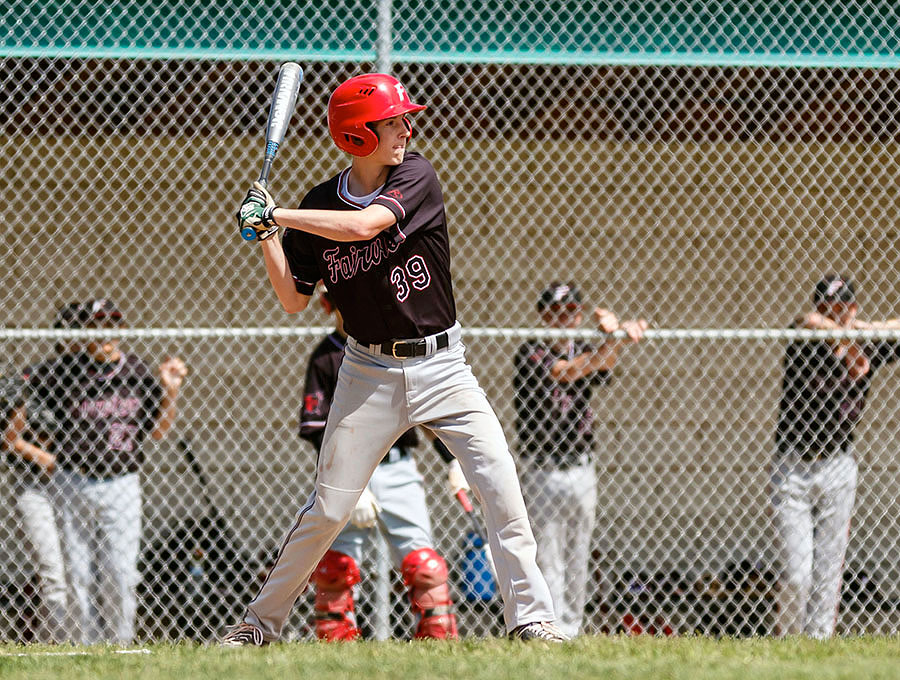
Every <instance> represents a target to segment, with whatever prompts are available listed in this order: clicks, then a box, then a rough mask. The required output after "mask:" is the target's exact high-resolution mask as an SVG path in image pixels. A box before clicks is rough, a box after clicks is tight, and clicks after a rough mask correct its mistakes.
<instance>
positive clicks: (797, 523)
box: [771, 274, 900, 638]
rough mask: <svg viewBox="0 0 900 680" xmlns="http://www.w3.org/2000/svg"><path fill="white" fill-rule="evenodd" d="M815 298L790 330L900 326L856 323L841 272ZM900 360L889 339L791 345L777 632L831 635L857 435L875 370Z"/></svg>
mask: <svg viewBox="0 0 900 680" xmlns="http://www.w3.org/2000/svg"><path fill="white" fill-rule="evenodd" d="M812 302H813V305H814V306H815V311H813V312H809V313H807V314H804V315H802V316H800V317H799V318H798V319H797V320H796V321H795V322H794V323H793V324H792V325H791V327H792V328H805V329H810V330H832V331H840V330H865V329H900V319H895V320H891V321H883V322H865V321H861V320H860V319H858V318H857V316H856V315H857V312H858V304H857V300H856V290H855V287H854V285H853V283H852V281H850V279H849V278H848V277H846V276H843V275H839V274H829V275H827V276H825V277H823V278H822V280H820V281H819V282H818V283H817V284H816V285H815V288H814V289H813V295H812ZM898 356H900V342H897V341H893V340H892V341H882V340H876V341H869V340H855V339H846V338H843V339H828V340H817V339H816V340H805V339H801V340H794V341H793V342H791V343H790V344H789V345H788V347H787V351H786V352H785V357H784V380H783V382H782V394H781V402H780V405H779V417H778V425H777V428H776V431H775V445H776V452H775V456H774V460H773V463H772V479H771V482H772V483H771V488H772V494H773V495H772V506H773V509H774V513H773V521H774V525H775V529H776V535H777V540H778V545H779V549H780V554H781V561H782V565H781V566H782V577H781V587H780V591H779V595H778V614H777V629H778V632H779V633H780V634H781V635H789V634H801V633H802V634H806V635H810V636H812V637H815V638H827V637H830V636H831V635H832V634H833V633H834V629H835V619H836V615H837V609H838V602H839V599H840V592H841V579H842V572H843V564H844V556H845V553H846V551H847V543H848V541H849V530H850V517H851V515H852V513H853V503H854V498H855V495H856V483H857V473H858V469H857V461H856V457H855V455H854V433H853V430H854V428H855V426H856V423H857V422H859V419H860V416H861V415H862V411H863V408H864V407H865V404H866V396H867V395H868V392H869V388H870V387H871V383H872V377H873V375H874V374H875V372H876V370H877V369H878V368H880V367H881V366H882V365H884V364H888V363H892V362H894V361H896V360H897V357H898Z"/></svg>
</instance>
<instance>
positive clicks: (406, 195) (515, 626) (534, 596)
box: [223, 74, 566, 646]
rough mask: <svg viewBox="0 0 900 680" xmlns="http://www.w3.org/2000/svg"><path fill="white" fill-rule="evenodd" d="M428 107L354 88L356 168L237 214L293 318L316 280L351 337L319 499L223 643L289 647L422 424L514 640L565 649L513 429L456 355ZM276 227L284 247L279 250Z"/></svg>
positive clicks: (349, 135)
mask: <svg viewBox="0 0 900 680" xmlns="http://www.w3.org/2000/svg"><path fill="white" fill-rule="evenodd" d="M424 108H426V107H425V106H420V105H417V104H414V103H412V102H411V101H410V98H409V95H408V94H407V93H406V90H405V89H404V88H403V86H402V85H401V84H400V83H399V82H398V81H397V80H396V79H395V78H393V77H391V76H389V75H385V74H369V75H362V76H357V77H354V78H351V79H350V80H348V81H346V82H344V83H343V84H341V85H340V86H339V87H338V88H337V89H336V90H335V91H334V93H333V94H332V95H331V99H330V100H329V102H328V127H329V131H330V133H331V137H332V139H333V140H334V142H335V144H336V145H337V146H338V148H340V149H341V150H343V151H346V152H348V153H350V154H351V156H352V164H351V166H350V167H349V168H347V169H345V170H343V171H342V172H340V173H338V174H337V175H335V176H334V177H332V178H331V179H330V180H328V181H327V182H324V183H322V184H319V185H318V186H316V187H314V188H313V189H312V190H311V191H310V192H309V193H308V194H307V195H306V196H305V198H304V199H303V201H302V202H301V204H300V207H299V209H296V210H294V209H285V208H279V207H277V206H276V204H275V201H274V199H273V198H272V196H271V195H269V193H268V192H267V191H266V189H265V188H264V187H262V186H261V185H259V184H258V183H257V185H255V186H254V187H253V188H252V189H251V190H250V191H249V192H248V194H247V197H246V198H245V199H244V201H243V203H242V204H241V207H240V211H239V213H238V222H239V224H238V226H239V228H240V229H245V228H247V227H252V228H253V229H255V230H256V231H257V235H258V239H259V241H260V245H261V249H262V253H263V258H264V260H265V265H266V270H267V272H268V276H269V280H270V282H271V284H272V287H273V288H274V289H275V292H276V294H277V295H278V299H279V301H280V302H281V304H282V306H283V307H284V309H285V311H286V312H288V313H295V312H299V311H302V310H304V309H306V306H307V304H308V303H309V300H310V296H311V295H312V294H313V292H314V290H315V287H316V284H317V283H318V282H319V281H320V280H322V281H324V282H325V284H326V285H327V287H328V290H329V291H330V292H331V294H332V295H333V297H334V300H335V303H336V304H337V307H338V309H340V311H341V313H342V315H343V317H344V325H345V330H346V332H347V334H348V336H349V337H348V339H347V346H346V350H345V355H344V361H343V363H342V365H341V369H340V374H339V376H338V384H337V387H336V388H335V394H334V401H333V403H332V406H331V412H330V414H329V417H328V422H327V424H326V426H325V432H324V435H323V441H322V448H321V451H320V454H319V460H318V469H317V473H316V480H315V486H314V489H313V492H312V494H311V495H310V497H309V499H308V501H307V503H306V504H305V505H304V506H303V507H302V508H301V509H300V511H299V513H298V515H297V518H296V521H295V522H294V524H293V526H292V527H291V528H290V530H289V531H288V532H287V536H286V537H285V539H284V543H283V544H282V546H281V550H280V552H279V554H278V557H277V559H276V562H275V565H274V566H273V567H272V570H271V571H270V572H269V574H268V576H267V578H266V580H265V582H264V583H263V585H262V588H261V590H260V592H259V594H258V595H257V597H256V598H255V599H254V600H253V601H252V602H251V603H250V605H249V606H248V608H247V612H246V614H245V616H244V619H243V621H242V622H241V623H240V624H238V625H237V626H236V627H235V628H234V629H233V630H231V631H230V632H229V633H228V634H227V635H226V636H225V637H224V638H223V644H226V645H235V646H239V645H248V644H252V645H261V644H264V643H266V642H268V641H271V640H275V639H277V638H278V637H279V635H280V632H281V629H282V625H283V623H284V621H285V619H286V618H287V616H288V615H289V614H290V611H291V608H292V607H293V605H294V602H295V601H296V599H297V597H298V596H299V595H300V594H301V593H302V592H303V590H304V588H305V587H306V585H307V582H308V580H309V577H310V574H311V573H312V571H313V569H314V568H315V566H316V564H317V563H318V561H319V559H320V558H321V557H322V555H324V553H325V551H326V550H327V549H328V546H329V545H331V543H332V541H333V540H334V538H335V536H337V534H338V533H339V532H340V530H341V528H342V527H343V526H344V525H345V524H346V523H347V520H348V518H349V517H350V513H351V512H352V510H353V508H354V507H355V506H356V503H357V499H358V498H359V496H360V494H362V492H363V490H364V489H365V488H366V484H367V483H368V481H369V478H370V477H371V476H372V472H373V471H374V470H375V467H376V466H377V465H378V463H379V461H381V460H382V459H383V458H384V456H385V454H387V452H388V450H389V449H390V447H391V445H392V444H393V443H394V442H395V441H396V440H397V438H398V437H399V436H400V435H401V434H403V433H404V432H405V431H407V430H408V429H410V428H411V427H414V426H417V425H421V426H424V427H426V428H428V429H429V430H431V431H432V432H434V433H435V434H436V435H437V436H438V437H439V438H440V439H441V441H443V442H444V444H446V446H447V447H448V448H449V449H450V451H451V452H452V453H453V454H454V455H455V456H456V458H457V459H458V460H459V461H460V464H461V465H462V468H463V472H464V473H465V476H466V478H467V479H468V480H469V481H470V482H471V483H472V485H473V488H474V489H475V492H476V494H477V495H478V497H479V500H481V502H482V505H483V507H484V510H485V519H486V524H487V527H488V533H489V542H490V546H491V550H492V552H493V555H494V562H495V564H496V567H497V580H498V584H499V587H500V591H501V594H502V596H503V601H504V619H505V623H506V627H507V630H508V631H509V633H510V635H511V636H513V637H516V638H519V639H525V640H530V639H543V640H548V641H563V640H565V639H566V638H565V636H564V635H563V634H562V633H560V632H559V631H558V630H557V629H556V627H555V626H554V625H553V623H552V622H553V620H554V613H553V604H552V600H551V597H550V592H549V590H548V588H547V583H546V582H545V580H544V576H543V574H542V573H541V571H540V569H539V568H538V565H537V562H536V560H535V551H536V548H535V542H534V536H533V535H532V532H531V527H530V525H529V521H528V516H527V513H526V510H525V503H524V501H523V499H522V492H521V490H520V488H519V480H518V477H517V475H516V468H515V464H514V462H513V459H512V456H511V454H510V452H509V448H508V445H507V442H506V439H505V436H504V434H503V429H502V428H501V426H500V423H499V421H498V420H497V416H496V415H495V414H494V411H493V410H492V409H491V406H490V404H489V403H488V401H487V399H486V397H485V394H484V391H483V390H482V389H481V388H480V387H479V385H478V383H477V381H476V380H475V377H474V375H473V374H472V370H471V368H470V367H469V366H468V364H467V363H466V360H465V354H464V353H465V348H464V347H463V345H462V343H461V342H460V325H459V323H458V322H457V320H456V305H455V302H454V299H453V290H452V285H451V281H450V248H449V236H448V232H447V222H446V218H445V214H444V202H443V196H442V193H441V186H440V184H439V182H438V179H437V175H436V174H435V171H434V168H433V167H432V166H431V164H430V163H429V162H428V161H427V160H426V159H425V158H424V157H423V156H422V155H420V154H418V153H415V152H411V151H409V150H408V149H407V145H408V143H409V140H410V137H411V133H412V125H411V123H410V120H409V117H408V116H409V114H411V113H415V112H417V111H421V110H423V109H424ZM279 227H285V228H286V232H285V234H284V238H283V240H282V241H281V242H279V240H278V239H276V238H271V237H272V236H273V235H275V234H276V233H277V232H278V228H279Z"/></svg>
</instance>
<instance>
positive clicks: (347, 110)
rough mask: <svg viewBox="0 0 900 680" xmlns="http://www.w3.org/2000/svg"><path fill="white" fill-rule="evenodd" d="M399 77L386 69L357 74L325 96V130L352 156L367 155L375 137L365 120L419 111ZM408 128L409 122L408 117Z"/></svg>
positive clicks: (375, 144)
mask: <svg viewBox="0 0 900 680" xmlns="http://www.w3.org/2000/svg"><path fill="white" fill-rule="evenodd" d="M424 108H425V107H424V106H420V105H418V104H413V103H412V102H411V101H410V100H409V95H408V94H407V92H406V90H405V89H404V88H403V85H401V84H400V81H399V80H397V79H396V78H394V77H393V76H389V75H387V74H385V73H369V74H366V75H362V76H356V77H354V78H351V79H350V80H348V81H346V82H344V83H342V84H341V85H339V86H338V88H337V89H336V90H335V91H334V93H333V94H332V95H331V99H329V100H328V131H329V132H330V133H331V138H332V139H333V140H334V143H335V144H337V146H338V148H339V149H341V150H342V151H346V152H348V153H351V154H353V155H354V156H368V155H369V154H371V153H372V152H373V151H375V149H376V148H378V137H377V136H376V135H375V133H374V132H372V130H370V129H369V128H368V127H366V123H374V122H375V121H379V120H384V119H385V118H393V117H394V116H400V115H403V114H404V113H415V112H416V111H421V110H422V109H424ZM406 126H407V129H409V131H410V132H412V126H411V125H410V124H409V122H408V121H407V123H406Z"/></svg>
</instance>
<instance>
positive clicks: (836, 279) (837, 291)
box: [813, 274, 856, 305]
mask: <svg viewBox="0 0 900 680" xmlns="http://www.w3.org/2000/svg"><path fill="white" fill-rule="evenodd" d="M835 302H846V303H850V302H856V289H855V288H854V286H853V282H852V281H851V280H850V279H849V278H847V277H846V276H843V275H841V274H826V275H825V276H824V277H822V280H821V281H819V282H818V283H817V284H816V288H815V290H814V291H813V304H816V305H820V304H832V303H835Z"/></svg>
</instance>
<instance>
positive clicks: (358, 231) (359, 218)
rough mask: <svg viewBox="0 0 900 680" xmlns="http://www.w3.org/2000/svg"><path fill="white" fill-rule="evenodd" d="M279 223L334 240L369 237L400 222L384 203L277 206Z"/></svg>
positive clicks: (352, 239) (273, 215)
mask: <svg viewBox="0 0 900 680" xmlns="http://www.w3.org/2000/svg"><path fill="white" fill-rule="evenodd" d="M272 217H273V218H274V219H275V222H276V224H278V225H279V226H281V227H286V228H287V229H297V230H299V231H305V232H306V233H308V234H315V235H316V236H321V237H323V238H327V239H329V240H331V241H368V240H369V239H372V238H375V236H377V235H378V234H379V233H381V232H382V231H384V230H385V229H387V228H388V227H391V226H393V225H394V223H396V221H397V218H396V217H394V213H392V212H391V211H390V210H388V209H387V208H385V207H384V206H382V205H370V206H368V207H367V208H363V209H362V210H301V209H296V210H292V209H289V208H276V209H275V212H274V213H273V214H272Z"/></svg>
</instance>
